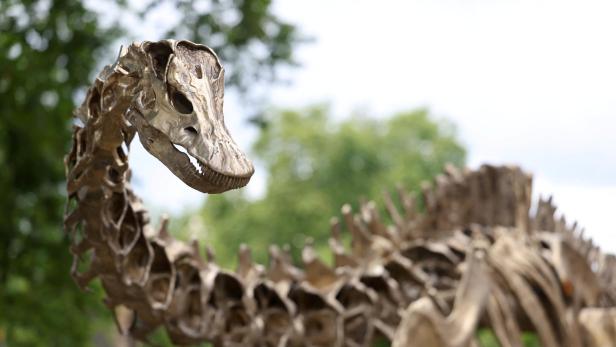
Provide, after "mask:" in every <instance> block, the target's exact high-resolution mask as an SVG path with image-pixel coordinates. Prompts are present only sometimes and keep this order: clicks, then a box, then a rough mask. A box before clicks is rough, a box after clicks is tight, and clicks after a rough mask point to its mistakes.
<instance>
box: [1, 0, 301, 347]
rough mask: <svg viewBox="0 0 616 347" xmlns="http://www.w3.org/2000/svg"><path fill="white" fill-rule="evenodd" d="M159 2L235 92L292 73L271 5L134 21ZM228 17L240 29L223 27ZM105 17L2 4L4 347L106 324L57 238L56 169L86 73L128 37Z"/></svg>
mask: <svg viewBox="0 0 616 347" xmlns="http://www.w3.org/2000/svg"><path fill="white" fill-rule="evenodd" d="M164 2H167V3H171V4H172V5H174V6H175V7H176V8H178V10H179V12H178V13H179V14H178V16H179V18H182V17H184V18H186V20H184V21H180V22H179V23H176V24H174V25H173V26H172V27H170V28H169V30H170V31H171V32H176V33H178V35H182V33H185V35H187V37H186V36H185V37H186V38H189V39H193V40H195V41H198V42H202V43H206V44H207V43H212V40H213V39H214V38H216V42H214V43H215V44H214V46H215V47H218V48H221V51H220V53H222V57H221V58H222V60H223V62H224V63H225V65H226V66H227V67H229V68H230V69H231V70H233V71H234V73H233V74H231V76H232V77H231V79H232V81H231V82H232V84H234V85H235V86H240V85H242V83H249V81H253V79H252V77H251V76H253V75H255V71H262V70H263V71H272V70H273V69H274V67H275V66H276V65H278V64H282V63H285V62H287V63H291V62H292V56H291V48H292V46H293V45H294V44H295V43H296V41H297V35H296V32H295V29H294V27H293V26H292V25H290V24H288V23H284V22H283V21H281V20H279V19H278V18H276V17H275V16H274V15H273V14H271V7H270V5H271V2H270V1H267V0H242V1H220V0H212V1H205V2H200V5H203V4H210V5H211V6H210V8H209V9H208V8H204V7H203V6H196V5H197V4H196V3H197V2H196V1H185V0H168V1H159V0H156V1H152V2H151V4H150V5H149V6H148V7H147V8H146V9H145V10H143V11H141V15H143V16H144V18H145V20H148V19H147V14H148V13H149V11H150V10H151V9H152V8H154V7H155V6H158V5H161V4H163V3H164ZM117 3H118V5H119V6H120V9H121V10H123V11H135V10H133V9H132V7H131V6H129V5H130V4H127V3H125V2H124V1H117ZM193 5H194V7H193ZM230 13H235V14H236V18H239V20H238V21H235V22H233V23H231V22H228V21H227V19H228V17H229V14H230ZM103 16H104V14H99V13H95V12H93V11H91V10H89V9H88V8H86V7H85V6H84V5H83V3H82V2H81V1H63V0H48V1H46V0H40V1H36V0H26V1H14V0H3V1H2V2H1V3H0V31H1V32H2V35H0V167H1V168H2V170H0V192H1V194H0V312H1V313H0V345H4V343H5V342H6V343H8V345H10V346H20V345H25V346H84V345H87V344H88V342H92V334H93V332H94V329H95V328H97V327H98V328H100V326H97V324H99V323H100V324H107V325H108V324H109V317H110V315H109V314H108V313H107V312H106V311H103V305H102V303H101V302H100V299H101V296H100V295H92V294H85V293H82V292H80V291H79V290H78V288H77V286H76V285H75V284H74V283H72V280H71V279H70V276H69V269H70V266H71V257H70V255H69V252H68V241H67V240H66V239H65V237H64V236H63V233H62V211H63V205H64V200H65V197H64V180H65V178H64V172H63V166H62V158H63V156H64V154H65V153H66V152H67V151H68V144H69V141H70V124H71V113H72V110H73V109H74V108H75V104H76V103H77V102H81V100H78V99H80V95H82V94H80V91H82V90H83V88H84V87H85V86H87V85H89V84H90V83H91V81H92V78H93V76H94V73H95V71H94V69H95V68H97V67H100V66H101V63H111V61H105V62H99V61H98V60H97V59H98V58H99V57H104V58H110V57H113V55H114V53H116V52H117V50H118V47H115V45H114V46H113V47H112V46H111V44H112V43H113V42H117V41H116V40H117V39H119V38H122V37H124V38H125V36H124V35H128V34H130V33H129V32H128V31H127V30H126V29H125V28H122V26H121V25H120V24H121V23H117V22H114V23H113V25H111V26H109V27H103V26H102V24H101V21H100V19H101V18H102V17H103ZM183 36H184V35H183ZM174 37H177V36H174ZM151 39H152V40H156V39H159V38H158V37H152V38H151ZM125 40H126V41H128V39H126V38H125ZM255 46H264V47H266V52H265V53H263V52H262V54H261V55H259V56H257V55H256V51H254V50H251V49H248V48H247V47H255ZM240 52H242V53H241V54H240ZM234 66H238V68H233V67H234ZM239 66H242V68H241V69H240V68H239ZM264 67H267V68H264ZM234 74H235V75H236V77H233V76H234ZM240 76H248V77H249V78H240ZM256 77H257V78H263V77H267V76H262V75H258V74H256ZM94 288H95V289H96V287H94ZM101 317H102V318H101ZM101 319H104V321H101ZM97 330H100V329H97Z"/></svg>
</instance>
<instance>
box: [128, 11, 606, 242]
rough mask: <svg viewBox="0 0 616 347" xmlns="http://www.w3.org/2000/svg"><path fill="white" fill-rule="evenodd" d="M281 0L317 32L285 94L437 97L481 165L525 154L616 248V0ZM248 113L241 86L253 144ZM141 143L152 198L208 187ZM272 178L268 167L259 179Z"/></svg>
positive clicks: (345, 98)
mask: <svg viewBox="0 0 616 347" xmlns="http://www.w3.org/2000/svg"><path fill="white" fill-rule="evenodd" d="M275 8H276V12H277V13H278V14H279V15H280V16H282V17H283V18H286V19H288V20H290V21H291V22H293V23H297V24H298V26H299V27H300V29H301V31H302V32H303V33H304V34H306V35H308V36H311V37H313V38H314V39H315V41H314V42H313V43H309V44H305V45H303V46H302V47H301V48H300V49H299V50H298V51H297V57H298V60H299V61H300V63H301V64H302V66H301V67H300V68H298V69H294V70H289V71H285V73H284V76H285V77H288V78H289V79H291V80H292V81H293V83H292V84H291V85H285V86H278V87H274V88H272V89H271V90H269V91H260V92H267V93H268V94H269V95H270V96H271V103H272V104H273V105H276V106H290V107H301V106H305V105H308V104H311V103H315V102H323V101H328V102H330V103H331V105H332V107H333V110H334V113H335V115H336V116H337V117H345V116H347V115H349V114H350V113H351V112H352V111H354V110H362V111H369V113H371V114H374V115H376V116H380V117H385V116H388V115H391V114H392V113H393V112H396V111H401V110H408V109H412V108H416V107H423V106H427V107H429V108H430V110H431V111H432V113H433V114H435V115H436V116H437V117H440V118H447V119H450V120H451V121H453V122H454V123H455V124H457V126H458V129H459V135H460V138H461V140H462V142H463V143H464V144H465V145H466V147H467V149H468V152H469V164H470V166H471V167H476V166H478V165H479V164H480V163H483V162H490V163H515V164H518V165H521V166H522V167H523V168H524V169H525V170H527V171H530V172H532V173H533V174H534V177H535V189H534V191H535V194H536V195H538V194H539V193H540V194H543V195H549V194H552V195H553V196H554V199H555V202H556V204H557V205H558V206H559V207H560V208H561V209H560V211H561V212H563V213H564V214H565V215H566V216H567V219H568V220H570V221H572V220H577V221H578V222H579V223H580V224H582V225H583V226H585V227H586V229H587V235H592V236H593V238H594V239H595V240H596V241H597V243H599V244H600V245H601V246H602V248H604V249H607V250H610V251H612V252H616V235H615V233H614V232H615V231H616V226H614V224H613V218H612V215H611V213H613V209H614V207H613V206H614V204H613V202H612V201H613V199H614V197H616V137H615V134H616V20H615V18H616V2H614V1H594V0H580V1H564V0H555V1H551V0H550V1H547V0H517V1H513V0H512V1H508V0H491V1H487V0H486V1H479V0H475V1H473V0H468V1H454V0H424V1H393V0H380V1H376V0H372V1H367V0H311V1H293V0H277V1H275ZM161 15H163V14H161ZM146 28H147V27H146ZM146 34H147V30H145V31H144V37H143V38H147V35H146ZM140 38H141V37H140ZM204 43H205V44H207V42H204ZM245 113H246V109H245V108H244V107H242V106H241V104H240V103H239V102H237V98H235V97H234V96H233V95H230V96H229V97H228V98H227V100H226V101H225V114H226V119H227V124H228V125H229V127H230V128H231V129H230V130H231V133H232V134H233V136H234V138H235V139H236V140H237V141H238V142H239V143H240V144H241V146H242V147H243V148H246V149H247V148H248V147H249V145H250V143H251V141H252V139H254V136H255V133H254V130H252V129H250V127H249V126H247V125H245V124H242V121H241V120H242V119H244V118H245V117H244V116H245ZM136 142H137V141H136ZM131 154H132V156H133V158H132V164H133V167H134V173H135V180H136V182H135V187H136V190H137V191H138V194H140V195H141V196H142V197H144V198H145V200H146V201H147V202H148V203H149V204H153V205H158V206H161V207H162V209H164V210H168V211H170V212H178V211H180V210H181V209H182V208H185V207H194V206H197V205H198V204H200V203H201V202H202V201H203V196H202V195H201V194H199V193H197V192H195V191H191V190H190V188H188V187H186V186H185V185H184V184H182V183H181V182H180V181H179V180H178V179H176V178H175V177H174V176H173V175H171V174H170V173H168V172H167V170H166V168H164V167H163V166H162V165H160V164H158V163H157V162H156V160H155V159H153V158H151V157H149V155H147V154H145V153H144V152H143V149H140V148H138V146H134V150H133V151H132V153H131ZM264 181H265V176H264V174H263V173H262V172H261V173H260V174H258V175H257V176H256V178H255V179H254V180H253V182H252V183H251V184H250V186H251V188H250V191H251V193H252V194H256V195H258V194H259V193H260V191H262V189H263V185H264ZM335 212H336V211H332V213H335ZM328 217H329V216H323V218H328Z"/></svg>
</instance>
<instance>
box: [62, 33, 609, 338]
mask: <svg viewBox="0 0 616 347" xmlns="http://www.w3.org/2000/svg"><path fill="white" fill-rule="evenodd" d="M223 88H224V70H223V68H222V66H221V65H220V62H219V60H218V58H217V57H216V55H215V54H214V52H213V51H212V50H211V49H209V48H208V47H206V46H202V45H197V44H193V43H191V42H188V41H172V40H165V41H159V42H143V43H134V44H131V45H130V46H129V47H127V48H125V49H123V50H122V51H121V52H120V55H119V57H118V60H117V61H116V62H115V64H114V65H112V66H107V67H105V68H104V70H103V71H102V72H101V74H100V75H99V77H98V78H97V79H96V81H95V82H94V84H93V86H92V87H91V88H90V89H89V91H88V94H87V97H86V100H85V101H84V103H83V105H82V106H81V107H80V108H79V109H78V110H77V111H76V113H75V114H76V117H77V118H78V119H79V121H80V122H81V123H82V124H81V126H76V127H75V129H74V134H73V146H72V150H71V152H70V153H69V154H68V155H67V157H66V159H65V164H66V172H67V180H68V183H67V195H68V204H67V212H66V216H65V229H66V230H67V232H68V233H69V234H70V235H71V240H72V245H71V248H70V250H71V252H72V253H73V254H74V263H73V267H72V270H71V273H72V275H73V277H74V278H75V280H76V282H77V283H78V284H79V285H80V286H81V287H83V288H85V287H86V286H87V285H88V283H89V282H90V281H91V280H93V279H95V278H99V279H100V281H101V283H102V286H103V288H104V290H105V292H106V299H105V302H106V304H107V305H108V306H109V308H110V309H112V311H113V312H114V313H116V315H117V313H118V312H124V314H122V316H123V319H116V321H117V323H118V326H119V328H120V330H121V332H122V333H125V334H130V335H132V336H134V337H136V338H138V339H142V340H146V339H147V336H148V335H149V334H150V333H151V332H152V331H153V330H155V329H157V328H158V327H161V326H163V327H164V328H165V329H166V330H167V332H168V334H169V336H170V337H171V339H172V340H173V341H174V343H177V344H196V343H200V342H204V341H209V342H211V343H212V344H213V345H214V346H268V347H283V346H314V347H316V346H321V347H329V346H346V347H359V346H372V345H373V344H374V342H375V341H376V340H377V339H385V340H389V341H391V342H392V344H393V346H396V347H410V346H448V347H454V346H455V347H464V346H478V342H477V340H476V336H475V332H476V330H477V329H478V328H488V329H491V330H492V332H493V333H494V335H495V336H496V338H497V339H498V340H499V342H500V344H501V346H504V347H520V346H522V339H521V335H522V332H523V331H532V332H534V333H535V334H536V335H537V336H538V337H539V339H540V341H541V343H542V345H543V346H545V347H557V346H571V347H581V346H613V345H616V332H615V331H616V309H614V306H615V305H616V258H615V257H614V256H613V255H606V254H603V253H601V252H600V251H599V249H598V248H597V247H596V246H595V245H593V244H592V242H591V241H590V240H588V239H585V238H584V237H583V235H582V233H581V232H580V231H579V230H578V229H577V228H576V227H575V225H573V226H570V225H568V224H567V223H566V222H565V220H564V219H560V218H556V217H555V214H554V212H555V207H554V206H553V205H552V203H551V200H547V201H543V200H542V201H539V203H538V206H537V208H536V211H535V212H534V213H532V214H531V213H530V205H531V178H530V176H529V175H527V174H525V173H523V172H522V171H521V170H520V169H518V168H515V167H493V166H482V167H481V168H480V169H478V170H476V171H470V170H459V169H456V168H453V167H447V168H446V169H445V172H444V174H442V175H439V176H438V177H436V179H435V181H434V183H433V184H432V185H430V186H425V187H424V188H423V191H422V194H421V196H420V199H418V200H417V201H418V202H419V203H420V204H421V205H422V206H423V208H422V210H421V212H419V211H418V210H417V209H416V200H415V198H414V197H413V196H412V195H410V194H409V193H407V192H405V191H404V190H400V191H399V194H398V195H399V204H395V203H394V202H393V199H392V197H390V196H388V195H387V196H385V204H386V206H385V207H386V210H387V212H388V214H389V219H390V220H392V221H393V222H392V223H391V224H388V223H385V222H384V218H382V217H381V216H380V215H379V212H378V211H377V209H376V207H375V205H374V203H372V202H368V203H364V204H362V205H361V207H360V211H358V213H357V214H354V213H353V211H352V210H351V208H350V207H349V206H348V205H346V206H344V207H343V208H342V215H343V217H344V223H339V222H338V221H337V220H332V229H331V232H332V234H331V239H330V247H331V250H332V252H333V255H334V259H335V260H334V265H333V266H329V265H326V264H325V263H323V262H322V261H320V260H319V259H318V257H316V255H315V252H314V250H313V249H312V247H311V245H307V246H306V247H305V248H304V250H303V253H302V260H303V264H302V266H298V267H296V266H295V265H293V264H292V262H291V260H290V256H289V254H288V252H287V251H286V250H285V249H284V248H283V249H280V248H278V247H276V246H272V247H271V248H270V262H269V265H268V266H267V267H264V266H262V265H259V264H255V263H253V261H252V260H251V256H250V251H249V249H248V248H246V247H242V248H241V249H240V250H239V266H238V268H237V270H236V271H228V270H224V269H221V268H220V267H219V266H217V265H216V263H215V262H214V260H213V256H212V255H211V252H210V251H209V250H208V251H206V252H205V253H206V255H205V256H203V255H201V254H200V253H201V249H200V247H199V245H198V244H197V243H196V242H194V243H192V244H185V243H182V242H180V241H177V240H175V239H174V238H173V237H171V236H170V235H169V233H168V232H167V222H166V220H163V221H162V223H161V224H160V226H157V227H155V226H153V225H152V224H151V223H150V220H149V218H148V214H147V211H146V210H145V209H144V207H143V206H142V204H141V202H140V200H139V199H138V198H137V197H136V196H135V195H134V194H133V191H132V190H131V187H130V184H129V181H130V170H129V167H128V157H127V155H128V150H127V148H128V145H129V144H130V142H131V140H132V139H133V137H134V135H135V133H138V134H139V139H140V141H141V143H142V144H143V145H144V147H145V148H146V149H147V150H148V152H150V153H151V154H152V155H154V156H155V157H156V158H158V159H159V160H160V161H161V162H162V163H163V164H164V165H165V166H167V167H168V168H169V169H170V170H171V171H172V172H173V173H174V174H175V175H176V176H178V177H179V178H180V179H181V180H182V181H184V182H185V183H186V184H187V185H189V186H191V187H193V188H195V189H197V190H200V191H202V192H207V193H221V192H224V191H226V190H229V189H234V188H239V187H242V186H244V185H246V184H247V183H248V181H249V179H250V177H251V175H252V173H253V167H252V164H251V163H250V161H249V160H247V159H246V157H245V156H244V154H243V153H242V152H241V151H240V150H239V149H238V147H237V145H236V144H235V143H234V141H233V140H232V138H231V136H230V135H229V133H228V131H227V129H226V127H225V124H224V119H223V113H222V104H223ZM409 164H410V165H411V164H412V163H409ZM396 205H400V206H402V210H400V209H398V208H397V207H396ZM343 224H344V230H345V231H346V232H348V233H349V234H350V238H351V240H352V241H351V247H350V249H346V248H345V247H344V246H343V242H342V238H343V236H342V235H341V233H342V232H343V226H342V225H343ZM126 317H128V318H129V319H128V321H126V319H124V318H126Z"/></svg>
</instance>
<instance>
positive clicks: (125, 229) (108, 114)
mask: <svg viewBox="0 0 616 347" xmlns="http://www.w3.org/2000/svg"><path fill="white" fill-rule="evenodd" d="M101 89H102V88H101ZM92 94H94V96H95V97H96V95H100V93H96V92H94V93H92ZM100 99H103V98H100ZM103 100H104V99H103ZM92 102H98V104H100V107H92V106H90V107H89V109H90V110H91V111H90V112H89V113H88V115H87V117H83V118H86V119H85V120H84V119H83V118H82V120H83V121H84V123H85V124H84V127H75V129H74V136H73V139H74V141H73V148H72V150H71V152H70V154H69V155H68V156H67V157H66V159H65V164H66V172H67V176H68V186H67V194H68V198H69V203H68V205H67V210H68V211H67V217H66V219H65V227H66V230H68V231H69V232H71V233H74V234H75V233H77V234H79V235H78V236H77V237H73V238H72V239H73V242H74V244H73V247H72V248H71V250H72V252H73V253H74V254H75V256H76V257H75V258H76V259H77V258H82V257H83V255H84V254H86V253H89V252H91V251H92V253H93V257H92V264H91V271H92V272H87V271H86V272H85V273H83V274H80V273H78V272H77V267H74V269H73V276H74V277H75V278H76V279H77V281H78V282H79V283H80V284H83V285H85V284H86V283H87V282H88V281H89V280H90V279H91V278H92V277H95V276H101V277H104V276H103V275H109V274H110V273H115V272H116V267H115V266H114V264H113V262H112V261H110V259H113V258H114V257H113V256H111V254H112V253H121V254H127V253H128V251H129V250H130V249H131V248H132V247H133V246H134V245H135V243H136V242H138V241H139V239H140V238H143V232H144V231H146V230H148V229H149V228H150V226H149V220H148V217H147V211H146V210H145V209H144V208H143V206H142V204H141V201H140V200H139V198H137V197H136V196H135V195H134V194H133V192H132V189H131V187H130V183H129V181H130V169H129V165H128V153H127V149H128V144H129V143H130V140H131V139H132V137H133V135H134V130H133V129H132V127H131V126H130V124H129V123H128V122H126V120H125V119H124V116H123V114H124V110H125V109H126V105H127V104H128V103H127V102H126V101H125V100H121V99H120V100H118V101H116V102H115V103H114V106H113V107H109V108H107V109H106V110H105V111H101V110H104V109H105V108H104V107H103V106H104V102H100V101H99V100H92ZM92 110H94V111H92Z"/></svg>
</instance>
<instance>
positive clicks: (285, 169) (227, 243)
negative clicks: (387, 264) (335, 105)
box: [202, 107, 465, 265]
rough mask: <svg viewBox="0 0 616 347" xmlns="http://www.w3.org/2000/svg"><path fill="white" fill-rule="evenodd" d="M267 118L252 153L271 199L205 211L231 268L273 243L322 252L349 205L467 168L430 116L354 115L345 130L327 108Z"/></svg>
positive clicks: (220, 199) (226, 200) (229, 201)
mask: <svg viewBox="0 0 616 347" xmlns="http://www.w3.org/2000/svg"><path fill="white" fill-rule="evenodd" d="M266 117H267V120H268V121H267V124H268V125H267V126H266V127H265V128H264V129H263V130H262V132H261V134H260V136H259V138H258V140H257V142H256V143H255V145H254V154H255V157H256V159H257V160H258V161H259V162H260V163H261V164H262V165H263V166H264V167H265V169H266V170H267V172H268V174H269V177H268V180H267V186H266V189H265V195H264V196H263V197H262V198H260V199H258V200H255V201H253V200H250V199H247V198H246V197H245V196H244V195H243V194H242V192H241V191H240V192H230V193H227V194H224V195H218V196H210V197H209V198H208V200H207V202H206V204H205V206H204V207H203V209H202V216H203V220H204V223H205V226H206V230H208V231H209V230H211V232H208V233H207V235H205V236H206V238H207V239H209V241H210V242H211V243H212V245H213V246H214V249H215V250H216V254H217V257H218V259H220V260H221V262H222V263H224V264H228V265H230V264H231V263H232V262H233V259H234V253H235V251H236V250H237V247H238V245H239V244H241V243H246V244H248V245H250V246H251V247H252V248H253V250H254V253H255V256H256V257H257V259H258V260H260V261H261V262H263V261H265V260H266V256H265V255H266V252H267V247H268V245H269V244H272V243H274V244H286V243H288V244H290V245H291V247H292V249H294V250H297V249H298V248H300V247H301V246H302V245H303V243H304V239H305V238H306V237H311V238H314V239H315V241H316V242H315V243H316V244H317V245H318V246H320V247H322V249H321V250H322V251H323V250H324V247H325V246H326V245H327V242H326V240H327V236H328V235H329V225H328V223H329V221H328V216H331V215H333V214H337V211H339V209H340V207H341V206H342V205H343V204H344V203H345V202H355V201H357V200H358V199H360V198H366V199H376V200H377V202H379V201H380V196H381V193H382V192H383V191H384V190H386V189H390V190H391V189H392V188H393V187H394V186H395V184H396V183H403V184H404V185H405V186H407V187H409V188H416V187H418V185H419V184H420V182H421V181H423V180H429V179H431V178H432V177H433V176H434V175H435V174H437V173H439V172H440V171H441V170H442V168H443V166H444V164H445V163H448V162H450V163H453V164H455V165H458V166H461V165H463V163H464V157H465V152H464V149H463V148H462V147H461V145H459V144H458V142H457V140H456V138H455V136H454V132H453V129H452V127H451V125H450V124H447V123H445V122H435V121H434V120H432V119H431V118H430V117H429V116H428V113H427V111H426V110H417V111H414V112H408V113H401V114H398V115H395V116H393V117H392V118H390V119H380V120H377V119H372V118H368V117H362V116H357V115H356V116H353V117H351V118H349V119H348V120H346V121H343V122H340V123H334V122H332V121H331V120H330V119H329V118H328V116H327V109H326V108H325V107H312V108H308V109H305V110H301V111H290V110H284V111H275V112H272V113H271V114H269V115H267V116H266ZM321 253H324V254H327V252H321Z"/></svg>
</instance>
